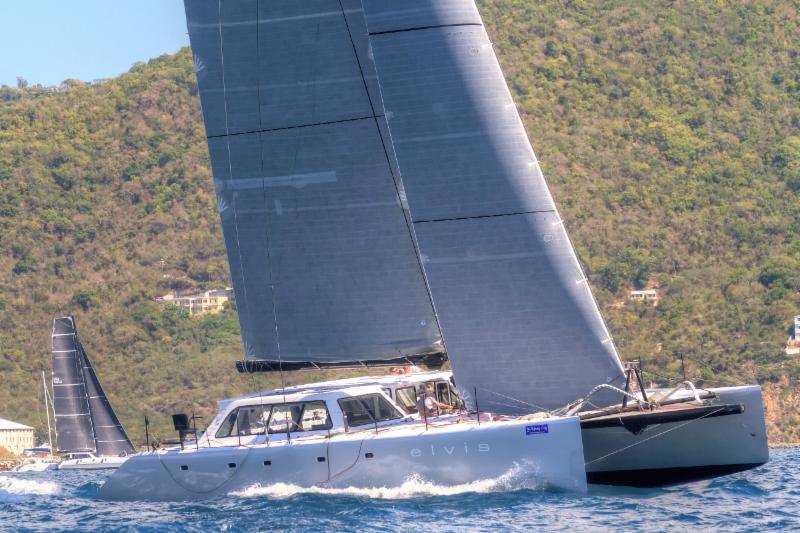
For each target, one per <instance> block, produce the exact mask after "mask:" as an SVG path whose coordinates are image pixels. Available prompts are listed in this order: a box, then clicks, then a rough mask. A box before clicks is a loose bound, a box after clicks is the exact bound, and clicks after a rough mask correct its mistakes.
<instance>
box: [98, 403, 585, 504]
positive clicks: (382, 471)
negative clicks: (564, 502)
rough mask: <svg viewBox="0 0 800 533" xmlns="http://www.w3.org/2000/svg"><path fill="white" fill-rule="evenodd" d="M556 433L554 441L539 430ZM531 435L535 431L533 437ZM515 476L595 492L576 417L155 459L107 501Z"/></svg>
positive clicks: (141, 460) (104, 491) (276, 439)
mask: <svg viewBox="0 0 800 533" xmlns="http://www.w3.org/2000/svg"><path fill="white" fill-rule="evenodd" d="M545 424H546V426H547V432H543V431H541V430H540V429H536V430H534V429H532V427H533V426H539V427H541V426H542V425H545ZM526 428H528V429H527V430H526ZM514 469H519V472H521V473H522V475H525V476H527V477H528V478H529V479H526V482H527V483H528V484H532V485H537V486H546V487H548V488H554V489H557V490H570V491H585V490H586V477H585V471H584V468H583V449H582V445H581V437H580V426H579V421H578V419H577V418H576V417H570V418H555V419H547V420H539V421H534V422H530V421H528V422H526V421H519V420H514V421H502V422H483V423H482V424H481V425H480V426H478V425H476V424H475V423H474V422H471V423H453V424H449V425H446V426H444V427H431V428H429V429H427V430H426V429H425V426H424V425H423V424H413V425H411V426H396V427H386V428H381V429H380V431H379V432H377V433H376V432H374V431H372V430H367V429H365V430H360V431H355V432H348V433H340V434H337V435H333V436H331V437H327V436H324V435H322V436H313V437H301V438H296V439H293V440H291V442H288V441H287V440H286V439H285V437H284V436H283V435H272V436H271V439H270V442H269V443H268V444H255V445H250V446H233V447H216V448H213V447H212V448H200V449H199V450H196V449H186V450H184V451H181V450H165V451H158V452H146V453H143V454H139V455H136V456H134V457H132V458H131V459H130V460H128V461H127V462H126V463H125V464H124V465H122V467H121V468H120V469H119V470H117V471H116V472H114V473H113V474H112V475H111V476H110V477H109V478H108V480H107V481H106V482H105V484H104V485H103V486H102V487H101V489H100V492H99V494H98V496H99V497H100V498H102V499H106V500H200V499H206V498H212V497H216V496H223V495H226V494H228V493H231V492H236V491H242V490H244V489H247V488H249V487H252V486H255V485H270V484H273V483H287V484H294V485H298V486H301V487H310V486H324V487H360V488H373V487H393V486H400V485H401V484H402V483H403V482H404V481H406V480H408V479H409V478H410V477H412V476H419V477H421V478H422V479H424V480H426V481H428V482H431V483H435V484H439V485H458V484H464V483H470V482H474V481H478V480H485V479H494V478H498V477H501V476H503V475H505V474H508V473H510V472H512V473H513V471H514Z"/></svg>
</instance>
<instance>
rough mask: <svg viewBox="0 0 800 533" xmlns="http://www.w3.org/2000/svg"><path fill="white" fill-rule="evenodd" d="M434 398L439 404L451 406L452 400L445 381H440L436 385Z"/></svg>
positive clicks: (448, 385) (448, 386)
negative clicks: (435, 397) (437, 399)
mask: <svg viewBox="0 0 800 533" xmlns="http://www.w3.org/2000/svg"><path fill="white" fill-rule="evenodd" d="M436 396H437V397H438V398H439V401H440V402H441V403H446V404H447V405H453V399H452V398H451V397H450V384H449V383H447V382H446V381H440V382H438V383H437V384H436Z"/></svg>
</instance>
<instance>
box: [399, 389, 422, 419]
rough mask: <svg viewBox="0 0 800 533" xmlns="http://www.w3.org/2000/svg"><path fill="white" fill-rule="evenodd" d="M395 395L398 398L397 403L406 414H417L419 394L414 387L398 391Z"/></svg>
mask: <svg viewBox="0 0 800 533" xmlns="http://www.w3.org/2000/svg"><path fill="white" fill-rule="evenodd" d="M395 395H396V396H397V403H398V404H399V405H400V407H402V408H403V410H405V412H406V413H408V414H412V413H416V412H417V392H416V390H415V389H414V386H413V385H411V386H408V387H403V388H402V389H397V392H396V393H395Z"/></svg>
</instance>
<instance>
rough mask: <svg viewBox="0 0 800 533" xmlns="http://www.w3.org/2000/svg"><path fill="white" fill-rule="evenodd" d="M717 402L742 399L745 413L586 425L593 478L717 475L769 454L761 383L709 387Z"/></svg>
mask: <svg viewBox="0 0 800 533" xmlns="http://www.w3.org/2000/svg"><path fill="white" fill-rule="evenodd" d="M709 390H710V391H712V392H715V393H717V394H719V396H720V398H719V400H715V401H714V405H726V404H727V405H731V404H742V405H743V406H744V411H743V412H742V413H740V414H730V415H725V416H708V417H705V418H699V419H694V420H684V421H676V422H670V423H659V424H652V425H649V426H647V427H645V428H644V429H643V430H642V431H641V432H639V433H638V434H635V433H634V432H632V431H631V430H629V429H627V428H625V427H619V426H617V427H602V428H585V427H584V429H583V430H582V434H583V448H584V454H585V458H586V473H587V477H588V479H589V482H590V483H610V484H621V485H634V486H654V485H664V484H669V483H679V482H684V481H690V480H693V479H702V478H708V477H714V476H717V475H723V474H728V473H732V472H737V471H741V470H746V469H748V468H753V467H755V466H758V465H761V464H764V463H766V462H767V460H768V459H769V449H768V447H767V435H766V427H765V424H764V408H763V403H762V400H761V388H760V387H758V386H742V387H725V388H719V389H709Z"/></svg>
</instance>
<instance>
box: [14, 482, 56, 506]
mask: <svg viewBox="0 0 800 533" xmlns="http://www.w3.org/2000/svg"><path fill="white" fill-rule="evenodd" d="M59 491H60V487H59V485H58V483H56V482H54V481H36V480H35V479H24V478H15V477H10V476H0V502H8V503H14V502H18V501H22V500H23V499H25V498H26V497H28V496H50V495H53V494H58V492H59Z"/></svg>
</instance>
